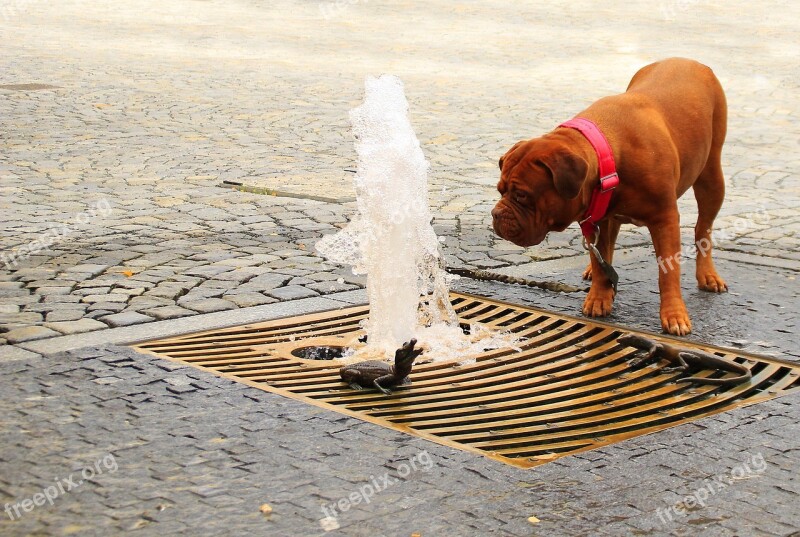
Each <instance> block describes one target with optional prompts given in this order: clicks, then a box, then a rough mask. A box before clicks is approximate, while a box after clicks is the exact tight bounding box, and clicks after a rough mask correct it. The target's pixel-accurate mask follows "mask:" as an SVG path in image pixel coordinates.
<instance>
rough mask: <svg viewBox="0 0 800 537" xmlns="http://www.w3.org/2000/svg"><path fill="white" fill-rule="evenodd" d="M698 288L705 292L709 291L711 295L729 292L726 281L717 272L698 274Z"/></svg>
mask: <svg viewBox="0 0 800 537" xmlns="http://www.w3.org/2000/svg"><path fill="white" fill-rule="evenodd" d="M697 286H698V287H699V288H700V289H702V290H703V291H709V292H711V293H725V292H727V291H728V285H727V284H726V283H725V280H723V279H722V278H721V277H720V275H719V274H717V273H716V272H710V273H707V274H698V275H697Z"/></svg>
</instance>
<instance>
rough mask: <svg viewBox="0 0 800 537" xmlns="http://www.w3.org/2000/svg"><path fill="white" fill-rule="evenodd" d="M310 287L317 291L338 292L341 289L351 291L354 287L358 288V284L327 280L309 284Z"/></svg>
mask: <svg viewBox="0 0 800 537" xmlns="http://www.w3.org/2000/svg"><path fill="white" fill-rule="evenodd" d="M308 288H310V289H314V290H315V291H318V292H320V293H338V292H341V291H351V290H353V289H358V286H356V285H351V284H349V283H344V282H338V281H327V282H320V283H312V284H309V285H308Z"/></svg>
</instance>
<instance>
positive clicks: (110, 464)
mask: <svg viewBox="0 0 800 537" xmlns="http://www.w3.org/2000/svg"><path fill="white" fill-rule="evenodd" d="M118 468H119V466H118V465H117V460H116V459H115V458H114V455H112V454H111V453H109V454H108V455H106V456H104V457H103V458H102V459H97V460H96V461H95V462H94V464H92V465H91V466H87V467H86V468H84V469H83V470H81V471H80V474H79V475H80V477H81V478H83V479H78V476H76V475H75V474H70V475H69V476H68V477H64V478H60V477H57V478H56V479H55V484H53V485H50V486H48V487H45V488H43V489H42V491H41V492H37V493H36V494H34V495H33V496H31V497H30V498H25V499H23V500H20V501H18V502H16V503H7V504H5V512H6V515H7V516H8V518H10V519H11V520H18V519H19V518H20V517H21V516H22V515H23V514H25V513H30V512H31V511H33V510H34V509H36V508H37V507H41V506H43V505H45V504H50V505H53V503H54V502H55V501H56V499H57V498H59V497H61V496H63V495H64V494H66V493H68V492H71V491H73V490H75V489H76V488H78V487H80V486H81V485H83V484H84V483H85V482H86V481H89V480H90V479H93V478H94V477H96V476H99V475H102V474H113V473H114V472H116V471H117V469H118Z"/></svg>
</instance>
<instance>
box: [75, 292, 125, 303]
mask: <svg viewBox="0 0 800 537" xmlns="http://www.w3.org/2000/svg"><path fill="white" fill-rule="evenodd" d="M127 301H128V296H127V295H122V294H111V293H109V294H104V295H86V296H84V297H83V298H82V299H81V302H87V303H90V304H91V303H94V302H123V303H124V302H127Z"/></svg>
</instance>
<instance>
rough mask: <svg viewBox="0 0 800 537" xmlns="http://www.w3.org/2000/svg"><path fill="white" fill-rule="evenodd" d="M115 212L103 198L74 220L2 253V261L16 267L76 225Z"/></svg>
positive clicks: (59, 240) (66, 233)
mask: <svg viewBox="0 0 800 537" xmlns="http://www.w3.org/2000/svg"><path fill="white" fill-rule="evenodd" d="M112 212H113V210H112V209H111V203H109V201H108V200H105V199H102V200H100V201H98V202H97V203H94V204H92V205H91V206H89V208H88V209H87V210H86V211H84V212H82V213H79V214H77V215H76V216H75V218H73V221H72V222H68V223H64V224H61V225H59V226H54V227H51V228H50V229H48V230H47V231H45V232H44V233H42V234H41V235H40V236H39V238H38V239H36V240H34V241H31V242H29V243H28V244H23V245H22V246H20V247H18V248H16V249H14V250H12V251H10V252H3V253H2V254H0V261H2V263H3V265H5V268H6V269H10V268H12V267H16V266H17V264H18V263H19V262H20V261H22V260H25V259H28V258H29V257H30V256H32V255H35V254H38V253H39V252H41V251H42V250H45V249H47V248H50V247H51V246H53V245H54V244H57V243H59V242H61V241H63V240H64V239H65V238H67V237H68V236H69V235H70V234H71V233H72V232H73V231H75V230H74V229H73V227H74V226H75V225H79V226H80V225H85V224H88V223H89V221H90V220H92V219H94V218H97V217H98V216H108V215H110V214H111V213H112Z"/></svg>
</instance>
